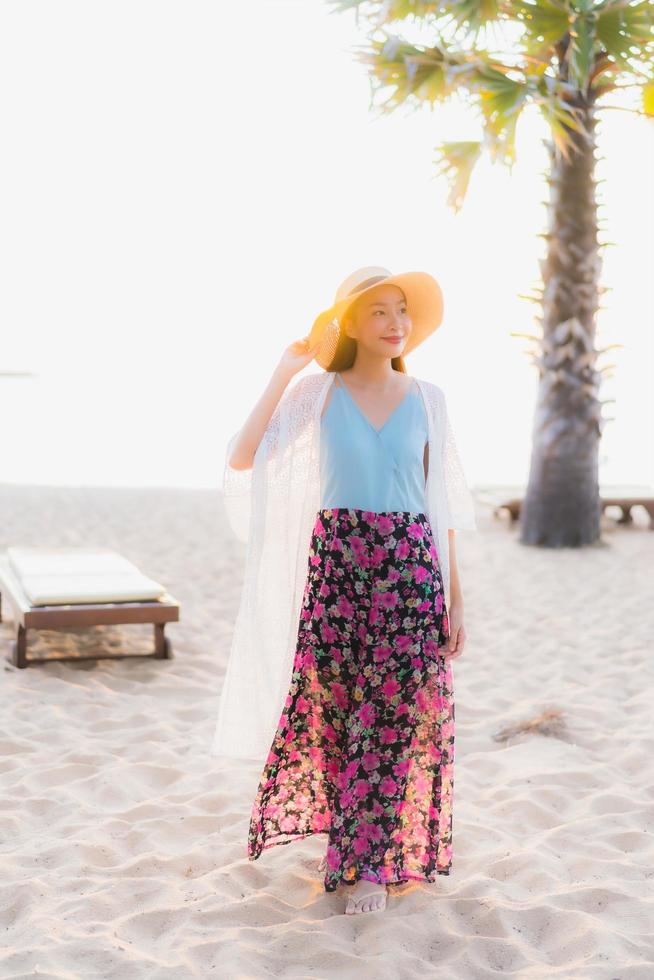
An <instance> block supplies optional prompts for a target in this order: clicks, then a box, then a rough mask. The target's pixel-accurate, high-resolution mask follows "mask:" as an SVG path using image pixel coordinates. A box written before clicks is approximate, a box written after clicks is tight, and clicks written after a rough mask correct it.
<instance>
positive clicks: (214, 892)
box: [0, 485, 654, 980]
mask: <svg viewBox="0 0 654 980" xmlns="http://www.w3.org/2000/svg"><path fill="white" fill-rule="evenodd" d="M0 504H1V507H0V514H1V515H2V520H1V522H0V537H1V539H2V541H1V545H2V548H3V549H4V548H6V547H7V546H9V545H17V544H38V545H52V546H62V545H75V544H94V545H95V544H97V545H101V546H105V547H109V548H115V549H117V550H119V551H120V552H121V553H123V554H124V555H126V556H127V557H128V558H130V559H131V560H132V561H134V562H136V564H138V565H139V566H140V567H141V568H142V569H143V571H144V572H145V573H146V574H147V575H150V576H151V577H153V578H155V579H157V580H159V581H162V582H163V583H165V585H166V586H167V587H168V588H169V590H170V592H171V593H172V594H173V595H174V596H175V597H176V598H177V599H178V600H179V602H180V603H181V616H180V622H179V623H173V624H169V625H168V626H167V627H166V633H167V635H168V636H169V638H170V640H171V642H172V644H173V650H174V658H173V659H172V660H171V661H156V660H143V659H139V658H135V659H134V660H133V661H125V660H122V661H110V660H106V661H103V660H99V661H88V662H80V663H79V664H75V663H70V662H66V663H60V664H56V663H54V664H48V665H43V666H34V667H31V668H28V669H26V670H18V669H16V668H15V667H13V666H12V665H11V664H10V663H9V662H8V661H7V659H6V656H7V654H8V652H9V647H10V643H11V640H12V638H13V622H12V621H11V619H10V609H9V607H8V605H7V604H6V603H4V602H3V623H2V625H1V626H0V640H1V642H2V651H3V661H2V671H1V674H2V702H1V703H2V725H1V731H0V740H1V745H2V755H1V759H2V789H1V793H0V800H1V808H0V828H1V831H2V832H1V838H2V844H1V847H2V872H3V873H2V885H1V887H2V900H1V903H0V908H1V911H0V928H1V931H0V935H1V936H2V940H3V942H2V949H1V950H0V977H2V978H19V977H33V976H39V977H52V978H61V980H76V978H80V980H94V978H112V980H113V978H115V980H145V978H152V980H155V978H156V980H168V978H170V980H173V978H174V980H185V978H195V977H198V978H206V977H220V978H225V980H247V978H267V977H284V978H285V977H296V978H300V977H301V978H328V977H329V978H331V977H339V978H357V980H361V978H374V980H398V978H402V980H409V978H414V977H415V978H421V980H422V978H432V977H433V978H438V980H485V978H495V977H498V976H501V977H516V978H520V980H540V978H550V977H560V978H562V980H581V978H584V980H586V978H587V980H651V978H652V977H654V888H653V885H654V832H653V828H654V731H653V729H652V723H651V719H652V703H653V697H654V665H653V660H652V649H653V644H652V637H653V636H654V604H652V602H651V582H652V578H651V575H652V554H653V549H654V534H652V532H651V531H649V530H648V528H647V521H646V519H645V515H644V514H636V515H635V517H636V521H635V523H634V525H633V526H631V527H619V526H617V525H615V524H614V523H613V521H612V520H611V519H610V518H609V517H605V518H603V541H602V543H601V544H599V545H597V546H596V547H592V548H587V549H584V550H564V551H550V550H541V549H535V548H528V547H525V546H523V545H521V544H520V543H519V542H518V538H517V528H516V527H510V526H509V525H508V524H507V522H506V521H504V520H497V519H494V518H493V516H492V514H491V513H490V511H489V509H488V507H487V506H485V505H483V504H481V503H478V505H477V516H478V523H479V530H478V531H477V532H461V533H460V534H459V536H458V561H459V568H460V573H461V577H462V583H463V588H464V594H465V602H466V625H467V630H468V634H469V639H468V646H467V650H466V652H465V654H464V656H463V657H462V658H461V659H459V660H457V661H455V662H454V676H455V692H456V712H457V714H456V756H455V760H456V761H455V776H454V785H455V800H454V818H453V849H454V860H453V869H452V874H451V875H450V876H449V877H444V876H443V877H442V878H441V879H440V880H439V881H438V882H436V883H434V884H421V883H410V884H409V885H405V886H401V887H395V888H391V890H390V893H389V898H388V906H387V909H386V911H385V912H382V913H373V914H370V915H359V916H345V915H343V914H342V911H343V908H344V904H345V899H344V896H343V894H342V893H341V892H337V893H334V894H326V893H325V892H324V891H323V889H322V884H321V876H320V875H319V873H318V871H317V865H318V862H319V860H320V858H321V856H322V854H323V852H324V847H325V840H326V838H325V836H324V835H323V836H315V837H309V838H306V839H304V840H300V841H296V842H293V843H291V844H289V845H286V846H280V847H275V848H271V849H269V850H266V851H264V853H263V854H262V856H261V857H260V859H259V860H258V861H256V862H248V860H247V857H246V837H247V826H248V820H249V815H250V807H251V804H252V799H253V794H254V792H255V789H256V786H257V783H258V778H259V770H258V768H257V767H255V766H240V765H238V764H235V765H231V766H225V765H223V764H222V763H220V762H219V761H218V760H216V759H215V758H214V757H212V756H211V755H210V751H209V750H210V743H211V738H212V735H213V729H214V724H215V714H216V709H217V703H218V695H219V691H220V684H221V678H222V675H223V672H224V669H225V665H226V660H227V655H228V652H229V641H230V635H231V631H232V627H233V622H234V617H235V615H236V608H237V602H238V597H239V591H240V584H241V580H242V574H243V557H244V546H243V545H242V544H241V543H240V542H239V541H237V540H236V539H235V538H234V537H233V536H232V535H231V532H230V531H229V529H228V526H227V523H226V519H225V515H224V512H223V507H222V501H221V497H220V493H219V492H217V491H216V492H213V491H209V490H197V491H194V490H186V489H183V490H181V489H180V490H176V489H170V490H166V489H129V488H127V489H84V488H71V489H67V488H47V487H21V486H9V485H0ZM100 642H102V643H107V644H110V645H114V646H116V647H121V648H122V647H124V648H125V649H129V650H133V651H134V652H135V653H136V652H138V651H139V650H141V651H142V650H145V649H149V648H150V644H151V627H149V626H147V627H135V626H130V627H112V628H109V627H102V628H101V627H97V628H94V629H92V630H78V631H76V632H75V633H61V632H53V631H49V632H47V633H46V632H43V633H41V634H39V635H38V636H37V635H36V634H34V635H31V638H30V642H29V645H28V656H29V655H30V653H36V652H37V651H39V652H40V653H42V652H43V651H48V652H51V653H55V652H59V653H64V652H79V653H82V652H83V651H84V650H85V649H91V648H93V647H94V646H95V645H97V644H98V643H100ZM548 708H557V709H562V710H563V712H564V717H565V721H566V725H567V730H568V733H569V736H568V738H555V737H546V736H544V735H539V734H529V735H520V736H517V737H515V738H512V739H510V740H509V741H508V742H505V743H502V742H498V741H495V740H494V739H493V734H494V733H495V732H497V731H498V730H499V729H500V728H501V727H502V726H505V725H508V724H511V723H515V722H520V721H523V720H525V719H529V718H531V717H533V716H535V715H536V714H538V713H539V712H541V711H543V710H545V709H548Z"/></svg>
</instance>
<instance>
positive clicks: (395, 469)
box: [320, 374, 428, 514]
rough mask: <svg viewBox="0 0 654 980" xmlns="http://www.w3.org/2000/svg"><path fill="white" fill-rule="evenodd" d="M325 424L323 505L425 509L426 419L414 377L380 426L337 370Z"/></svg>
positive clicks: (322, 431)
mask: <svg viewBox="0 0 654 980" xmlns="http://www.w3.org/2000/svg"><path fill="white" fill-rule="evenodd" d="M337 378H338V382H340V383H337V381H336V379H335V380H334V381H333V382H332V386H331V396H330V400H329V404H328V405H327V408H326V409H325V411H324V412H323V414H322V419H321V425H320V507H321V508H334V507H353V508H359V509H361V510H371V511H375V512H377V513H380V512H383V511H389V510H403V511H410V512H411V513H416V514H421V513H425V506H426V504H425V469H424V462H423V454H424V449H425V444H426V443H427V441H428V429H427V417H426V414H425V406H424V403H423V400H422V394H421V392H420V389H419V388H418V385H417V384H416V382H415V380H414V381H413V383H412V385H411V388H410V389H409V391H408V392H407V393H406V395H405V396H404V398H403V399H402V401H401V402H400V404H399V405H398V406H397V408H395V410H394V411H393V413H392V414H391V416H390V417H389V418H388V419H387V420H386V422H385V423H384V425H383V426H382V427H381V429H375V427H374V426H373V425H372V423H371V422H370V421H369V420H368V418H367V417H366V416H365V415H364V414H363V412H362V410H361V409H360V408H359V406H358V404H357V403H356V401H355V400H354V397H353V396H352V395H351V394H350V392H349V390H348V388H347V385H346V383H345V382H344V381H343V379H342V378H341V376H340V374H337Z"/></svg>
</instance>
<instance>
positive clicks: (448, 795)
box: [248, 508, 454, 891]
mask: <svg viewBox="0 0 654 980" xmlns="http://www.w3.org/2000/svg"><path fill="white" fill-rule="evenodd" d="M448 637H449V620H448V614H447V609H446V605H445V596H444V592H443V581H442V577H441V572H440V566H439V562H438V554H437V550H436V546H435V544H434V536H433V533H432V529H431V526H430V523H429V520H428V518H427V516H426V515H425V514H423V513H411V512H408V511H385V512H376V511H366V510H358V509H354V508H333V509H322V510H319V511H318V512H317V516H316V521H315V524H314V527H313V530H312V535H311V544H310V550H309V561H308V572H307V580H306V586H305V589H304V596H303V600H302V608H301V613H300V618H299V625H298V636H297V650H296V653H295V659H294V663H293V673H292V677H291V683H290V688H289V692H288V696H287V698H286V703H285V707H284V710H283V713H282V716H281V719H280V721H279V725H278V728H277V731H276V734H275V737H274V739H273V743H272V746H271V749H270V752H269V754H268V757H267V759H266V762H265V765H264V769H263V774H262V776H261V780H260V783H259V788H258V791H257V794H256V798H255V801H254V805H253V808H252V816H251V820H250V827H249V833H248V857H249V859H250V860H251V861H254V860H256V859H257V858H258V857H259V856H260V854H261V852H262V851H263V850H264V849H266V848H269V847H273V846H274V845H275V844H289V843H291V842H292V841H293V840H296V839H297V838H300V837H306V836H308V835H310V834H326V835H327V837H328V839H327V852H326V863H327V868H326V873H325V878H324V888H325V890H326V891H334V890H335V889H336V888H337V886H338V885H339V884H344V885H351V884H354V882H355V881H357V880H358V879H359V878H366V879H368V880H369V881H376V882H380V883H386V884H390V883H393V882H401V881H407V880H409V879H421V880H426V881H435V880H436V876H437V875H439V874H445V875H446V874H449V872H450V867H451V863H452V800H453V765H454V695H453V686H452V667H451V662H450V661H446V660H445V658H444V657H443V655H442V653H443V651H440V650H439V647H442V646H444V645H445V642H446V640H447V639H448Z"/></svg>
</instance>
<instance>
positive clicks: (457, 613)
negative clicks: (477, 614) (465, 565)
mask: <svg viewBox="0 0 654 980" xmlns="http://www.w3.org/2000/svg"><path fill="white" fill-rule="evenodd" d="M447 537H448V541H449V555H450V606H449V610H448V617H449V623H450V637H449V640H448V641H447V643H446V645H445V647H444V649H445V651H446V653H445V654H444V656H445V659H446V660H455V659H456V658H457V657H460V656H461V654H462V653H463V650H464V648H465V642H466V638H467V633H466V629H465V626H464V625H463V593H462V591H461V581H460V579H459V569H458V568H457V564H456V545H455V539H456V531H455V530H454V529H453V528H451V527H450V528H448V530H447Z"/></svg>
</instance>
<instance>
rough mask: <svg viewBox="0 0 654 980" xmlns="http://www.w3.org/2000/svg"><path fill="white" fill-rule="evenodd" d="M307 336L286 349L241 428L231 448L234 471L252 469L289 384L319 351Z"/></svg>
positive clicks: (229, 460)
mask: <svg viewBox="0 0 654 980" xmlns="http://www.w3.org/2000/svg"><path fill="white" fill-rule="evenodd" d="M308 344H309V341H308V338H307V337H304V338H303V339H302V340H298V341H295V342H294V343H292V344H291V345H290V346H289V347H287V348H286V350H285V351H284V353H283V354H282V357H281V359H280V361H279V364H278V365H277V367H276V368H275V370H274V371H273V373H272V377H271V379H270V381H269V382H268V384H267V385H266V388H265V390H264V392H263V394H262V396H261V398H260V399H259V401H258V402H257V403H256V405H255V406H254V408H253V409H252V411H251V412H250V414H249V415H248V417H247V419H246V420H245V423H244V424H243V425H242V426H241V428H240V429H239V431H238V433H237V435H236V438H235V439H234V444H233V446H232V448H231V451H230V454H229V458H228V460H227V463H228V465H229V466H230V467H231V468H232V469H233V470H251V469H252V466H253V464H254V456H255V453H256V451H257V449H258V448H259V443H260V442H261V440H262V439H263V436H264V433H265V431H266V429H267V428H268V425H269V423H270V420H271V418H272V416H273V413H274V411H275V409H276V408H277V406H278V404H279V402H280V401H281V398H282V395H283V394H284V392H285V391H286V388H287V387H288V383H289V381H290V380H291V378H293V377H294V376H295V375H296V374H297V373H298V372H299V371H301V370H302V368H304V367H306V365H307V364H308V363H309V361H312V360H313V358H314V357H315V356H316V353H317V352H318V348H319V346H320V345H319V344H317V345H316V346H314V347H309V346H308Z"/></svg>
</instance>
